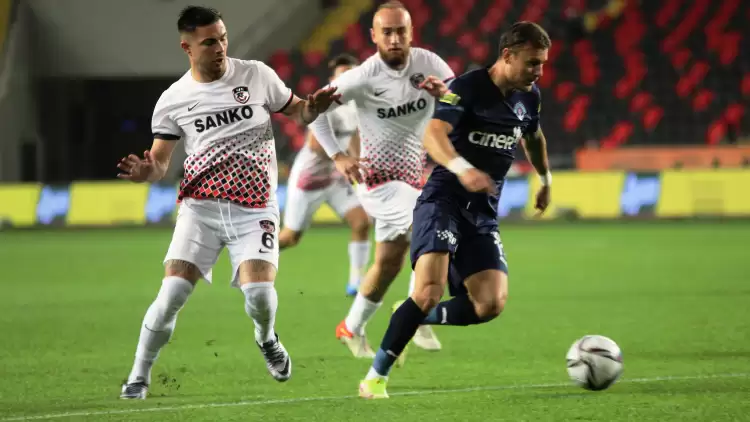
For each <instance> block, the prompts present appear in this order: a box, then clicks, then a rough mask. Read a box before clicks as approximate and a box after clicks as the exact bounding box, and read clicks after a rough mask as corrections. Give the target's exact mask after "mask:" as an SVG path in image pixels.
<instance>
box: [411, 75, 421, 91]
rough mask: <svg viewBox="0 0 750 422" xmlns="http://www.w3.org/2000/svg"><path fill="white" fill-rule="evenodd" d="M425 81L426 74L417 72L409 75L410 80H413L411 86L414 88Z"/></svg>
mask: <svg viewBox="0 0 750 422" xmlns="http://www.w3.org/2000/svg"><path fill="white" fill-rule="evenodd" d="M423 81H424V75H423V74H421V73H415V74H413V75H411V76H409V82H411V86H413V87H414V88H417V89H419V84H421V83H422V82H423Z"/></svg>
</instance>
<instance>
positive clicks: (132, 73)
mask: <svg viewBox="0 0 750 422" xmlns="http://www.w3.org/2000/svg"><path fill="white" fill-rule="evenodd" d="M187 3H188V2H185V1H181V0H179V1H178V0H172V1H170V0H164V1H157V0H133V1H128V2H119V1H92V0H88V1H87V0H66V2H65V6H64V7H61V6H60V4H61V3H60V2H58V1H56V0H28V1H16V0H2V1H0V4H1V5H2V8H1V9H0V25H1V26H0V27H2V31H0V43H1V44H0V45H2V73H1V74H0V110H2V113H1V114H0V133H2V138H1V139H2V142H0V182H2V184H1V185H0V197H1V198H3V200H2V201H1V202H0V219H2V220H3V222H4V224H5V225H13V226H29V225H37V224H42V225H49V224H55V225H57V224H62V225H110V224H120V223H122V224H132V223H134V224H143V223H144V222H149V223H151V222H156V221H163V220H165V219H166V220H167V221H169V219H170V218H171V217H170V216H171V211H172V209H173V208H174V201H173V196H174V193H173V192H174V191H175V189H174V186H175V185H176V183H177V181H178V180H179V177H180V174H181V159H182V158H183V157H184V155H178V156H177V157H175V160H173V166H172V167H173V168H172V169H171V171H170V175H169V178H168V180H165V183H164V184H160V185H153V186H150V187H149V186H146V185H143V186H131V185H127V184H123V183H118V182H113V180H115V179H114V176H115V174H116V168H115V167H114V165H113V163H116V162H117V160H118V159H119V158H120V157H122V156H124V155H125V154H127V153H130V152H133V151H135V152H138V151H143V150H145V149H147V148H148V147H149V145H150V143H151V133H150V117H151V113H152V111H153V106H154V104H155V101H156V99H158V97H159V95H160V93H161V92H162V91H163V90H164V89H165V88H166V87H168V86H169V85H170V84H171V83H172V82H173V81H174V80H175V79H176V78H177V77H178V76H179V75H181V74H182V72H184V70H185V69H186V66H187V61H186V58H185V57H184V55H183V52H182V51H181V50H180V49H179V47H178V41H177V35H176V31H175V29H174V28H173V26H174V22H173V21H174V20H175V15H176V11H178V10H179V9H180V7H181V6H183V5H184V4H187ZM209 3H211V5H213V6H216V7H217V8H218V9H219V10H221V11H222V12H223V13H224V15H225V20H226V23H227V26H228V28H229V36H230V47H229V53H230V55H232V56H237V57H241V58H253V59H260V60H264V61H266V62H267V63H269V64H270V65H271V66H272V67H273V68H274V69H276V71H277V72H278V73H279V75H280V76H281V78H282V79H283V80H284V81H286V82H287V83H288V85H289V86H290V87H292V88H293V90H294V91H295V92H296V93H297V94H300V95H304V94H306V93H309V92H311V91H312V90H314V89H315V88H317V87H320V86H321V85H323V84H325V83H326V81H327V76H328V75H327V70H326V67H325V63H326V61H327V58H329V57H330V56H332V55H334V54H337V53H341V52H351V53H353V54H355V55H357V56H359V57H361V58H365V57H367V56H369V55H370V54H372V53H373V52H374V49H373V45H372V44H371V42H370V40H369V32H368V31H369V28H370V22H371V16H372V10H373V8H374V7H375V6H376V3H377V2H376V1H374V0H340V1H311V0H285V4H284V7H283V8H278V7H276V5H277V3H278V2H276V1H272V0H253V1H251V2H238V1H232V0H216V1H211V2H209ZM404 3H405V4H406V5H407V6H408V7H409V8H410V9H411V12H412V15H413V19H414V27H415V44H416V45H419V46H423V47H426V48H429V49H433V50H434V51H436V52H437V53H439V54H440V55H441V56H442V57H444V58H445V60H446V61H447V62H448V63H449V64H450V65H451V66H452V67H453V69H454V71H455V72H456V73H461V72H464V71H466V70H468V69H472V68H474V67H476V66H483V65H486V64H489V63H491V62H492V60H494V59H495V57H496V44H497V43H496V41H497V38H498V36H499V33H500V32H501V31H502V29H503V26H504V25H507V24H508V23H509V22H513V21H515V20H522V19H525V20H533V21H536V22H539V23H541V24H543V25H544V26H545V27H546V28H548V30H549V32H550V34H551V36H552V38H553V41H554V42H553V48H552V51H551V52H550V62H549V64H548V65H546V66H545V73H544V77H543V78H542V80H541V82H540V85H541V87H542V92H543V95H544V99H543V101H544V128H545V131H546V133H547V134H548V137H549V149H550V153H551V161H552V166H553V168H554V169H555V173H556V175H557V177H556V186H555V188H556V189H555V201H554V202H555V205H556V207H555V210H553V212H552V213H550V217H560V216H574V217H575V216H577V217H582V218H588V217H591V218H614V217H621V216H654V215H655V216H658V217H690V216H698V215H714V216H750V195H746V194H745V193H746V192H747V186H748V184H749V183H748V182H750V179H749V178H750V171H748V166H750V143H749V141H748V139H749V135H750V119H749V118H748V117H747V113H748V112H749V111H750V110H748V99H749V98H750V45H748V42H749V40H748V37H747V31H743V29H746V28H743V25H745V24H746V23H747V20H748V19H749V18H750V9H748V4H747V3H746V2H743V1H741V0H727V1H720V2H717V1H709V0H695V1H682V0H663V1H653V2H651V1H640V2H638V1H629V2H626V1H623V0H615V1H609V0H554V1H553V0H529V1H525V2H514V1H511V0H406V1H404ZM144 28H148V29H147V30H144ZM274 127H275V131H276V136H277V141H278V142H277V149H278V154H279V160H280V172H281V176H280V180H281V183H282V186H281V187H280V192H279V193H280V197H281V199H282V203H283V198H284V195H283V194H284V190H285V188H284V186H283V182H284V180H285V177H286V174H287V172H288V168H289V164H290V163H291V160H292V159H293V157H294V154H295V152H296V151H297V150H299V148H300V147H301V145H302V143H303V142H304V133H305V128H304V127H300V126H299V125H298V124H296V123H295V122H293V121H291V120H289V119H287V118H285V117H284V116H281V115H277V116H275V118H274ZM178 150H179V148H178ZM521 155H523V154H521ZM529 170H530V166H529V165H528V164H527V163H525V161H524V159H523V157H521V159H520V160H519V162H518V164H517V165H516V166H514V171H513V175H514V179H513V181H512V182H511V183H509V184H508V186H507V187H506V190H505V192H504V195H503V201H502V204H503V207H502V211H501V216H503V217H509V216H510V217H513V216H514V215H521V216H522V215H527V214H528V213H527V212H525V211H526V210H527V209H528V208H529V203H530V198H531V196H532V195H531V193H533V191H532V190H530V189H529V188H530V185H532V187H533V183H534V181H533V178H527V177H526V175H527V173H528V172H529ZM92 181H96V182H97V183H95V184H92V183H89V182H92ZM95 204H96V207H95V206H94V205H95ZM316 220H318V221H324V222H331V221H335V220H336V217H335V216H334V215H333V213H331V212H330V210H328V209H325V208H324V209H323V210H321V212H320V213H319V215H318V216H317V219H316Z"/></svg>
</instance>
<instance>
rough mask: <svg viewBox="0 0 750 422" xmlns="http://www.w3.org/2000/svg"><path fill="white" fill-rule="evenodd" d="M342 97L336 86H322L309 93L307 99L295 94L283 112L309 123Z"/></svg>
mask: <svg viewBox="0 0 750 422" xmlns="http://www.w3.org/2000/svg"><path fill="white" fill-rule="evenodd" d="M340 98H341V95H340V94H337V93H336V87H326V88H321V89H319V90H317V91H315V93H313V94H310V95H308V96H307V99H305V100H303V99H301V98H299V97H297V96H296V95H295V96H294V97H293V98H292V101H291V103H290V104H289V105H288V106H287V107H286V108H284V110H283V111H282V113H284V114H286V115H287V116H290V117H296V118H297V120H298V121H300V122H301V123H303V124H305V125H309V124H310V123H312V122H313V121H314V120H315V119H317V118H318V116H320V115H321V114H322V113H324V112H325V111H326V110H328V108H329V107H330V106H331V104H333V102H335V101H338V100H339V99H340Z"/></svg>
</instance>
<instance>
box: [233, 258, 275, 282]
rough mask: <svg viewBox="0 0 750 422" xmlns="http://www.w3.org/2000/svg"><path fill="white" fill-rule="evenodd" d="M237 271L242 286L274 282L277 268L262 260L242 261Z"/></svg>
mask: <svg viewBox="0 0 750 422" xmlns="http://www.w3.org/2000/svg"><path fill="white" fill-rule="evenodd" d="M237 271H238V274H237V276H238V281H239V284H240V285H243V284H246V283H254V282H258V281H274V280H275V279H276V267H275V266H274V265H273V264H271V263H270V262H268V261H263V260H261V259H249V260H247V261H242V262H241V263H240V267H239V269H238V270H237Z"/></svg>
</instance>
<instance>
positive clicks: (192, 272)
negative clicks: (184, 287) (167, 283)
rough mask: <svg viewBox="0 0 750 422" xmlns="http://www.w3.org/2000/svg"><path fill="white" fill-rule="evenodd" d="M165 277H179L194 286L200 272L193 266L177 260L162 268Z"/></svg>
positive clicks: (168, 262) (172, 260)
mask: <svg viewBox="0 0 750 422" xmlns="http://www.w3.org/2000/svg"><path fill="white" fill-rule="evenodd" d="M164 275H165V276H166V277H180V278H184V279H185V280H188V281H189V282H191V283H193V284H195V283H196V282H197V281H198V280H199V279H200V278H201V271H200V270H199V269H198V267H197V266H195V264H193V263H191V262H187V261H182V260H179V259H171V260H169V261H167V263H166V265H165V266H164Z"/></svg>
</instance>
